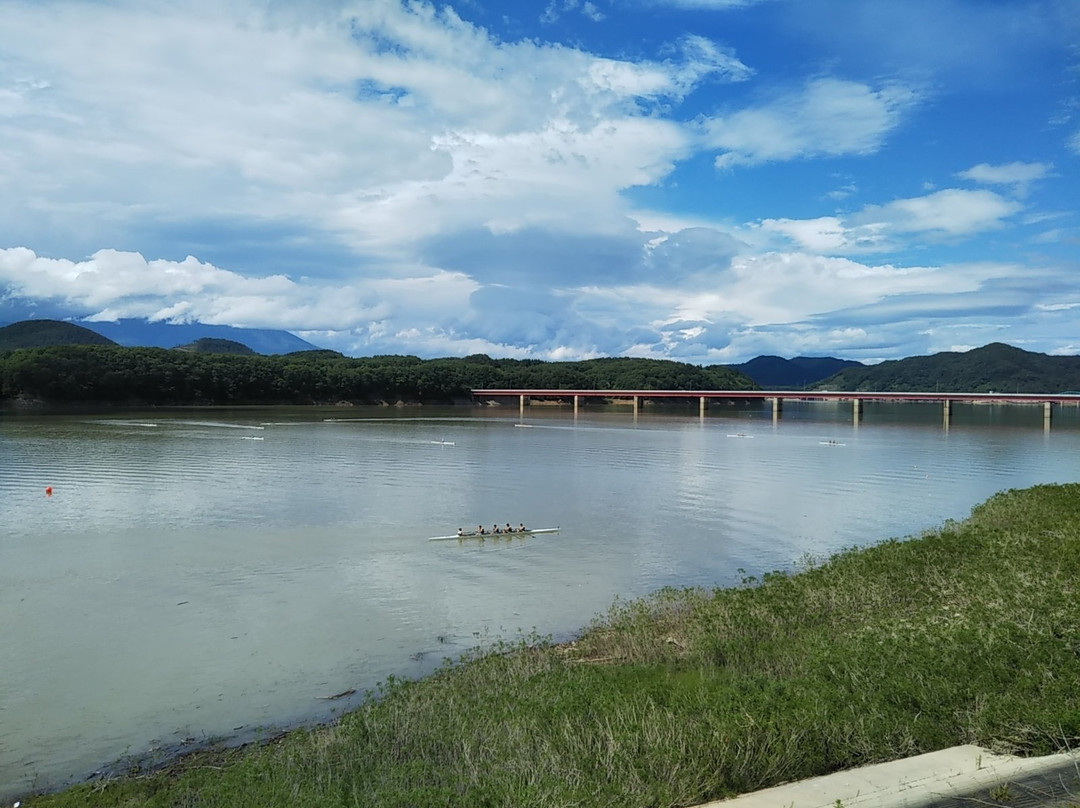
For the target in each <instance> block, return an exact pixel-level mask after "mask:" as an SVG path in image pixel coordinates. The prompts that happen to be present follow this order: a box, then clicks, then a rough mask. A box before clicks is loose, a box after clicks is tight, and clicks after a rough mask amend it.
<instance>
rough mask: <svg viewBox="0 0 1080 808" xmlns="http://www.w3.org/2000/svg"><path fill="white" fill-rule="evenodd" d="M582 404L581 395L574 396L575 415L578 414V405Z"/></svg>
mask: <svg viewBox="0 0 1080 808" xmlns="http://www.w3.org/2000/svg"><path fill="white" fill-rule="evenodd" d="M580 404H581V396H574V415H577V411H578V406H579V405H580Z"/></svg>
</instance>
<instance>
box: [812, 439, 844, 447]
mask: <svg viewBox="0 0 1080 808" xmlns="http://www.w3.org/2000/svg"><path fill="white" fill-rule="evenodd" d="M818 443H820V444H821V445H822V446H846V445H847V444H845V443H840V441H836V440H822V441H818Z"/></svg>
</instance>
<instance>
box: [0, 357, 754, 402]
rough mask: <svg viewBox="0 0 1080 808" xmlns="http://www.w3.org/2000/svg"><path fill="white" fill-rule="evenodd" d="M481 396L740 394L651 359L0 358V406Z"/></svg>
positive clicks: (746, 385) (723, 373)
mask: <svg viewBox="0 0 1080 808" xmlns="http://www.w3.org/2000/svg"><path fill="white" fill-rule="evenodd" d="M483 387H491V388H495V387H502V388H506V387H515V388H523V387H524V388H529V387H531V388H541V387H543V388H563V389H572V388H577V389H629V388H636V389H652V390H672V389H677V390H695V389H696V390H726V389H734V390H747V389H754V388H755V385H754V382H753V381H752V380H751V379H750V378H749V377H747V376H744V375H743V374H741V373H738V372H737V371H734V370H731V369H730V368H728V367H726V366H723V365H712V366H707V367H698V366H696V365H690V364H686V363H682V362H673V361H668V360H659V359H626V358H612V359H590V360H583V361H579V362H542V361H540V360H519V359H492V358H491V357H489V356H486V355H483V354H477V355H474V356H466V357H464V358H447V359H419V358H417V357H415V356H371V357H359V358H350V357H346V356H343V355H341V354H339V353H336V352H334V351H300V352H297V353H291V354H284V355H278V356H262V355H258V354H252V355H238V354H219V353H198V352H189V351H182V350H176V349H166V348H126V347H121V346H109V345H63V346H50V347H40V348H22V349H18V350H13V351H6V352H0V402H7V403H8V404H12V403H17V402H22V403H28V402H44V403H47V404H56V405H72V404H74V405H77V404H82V403H91V404H112V405H152V406H162V405H196V404H203V405H225V404H233V405H241V404H337V403H342V402H348V403H355V404H375V403H383V402H389V403H396V402H398V401H404V402H409V403H453V402H456V401H462V400H470V399H471V394H470V391H471V390H473V389H476V388H483Z"/></svg>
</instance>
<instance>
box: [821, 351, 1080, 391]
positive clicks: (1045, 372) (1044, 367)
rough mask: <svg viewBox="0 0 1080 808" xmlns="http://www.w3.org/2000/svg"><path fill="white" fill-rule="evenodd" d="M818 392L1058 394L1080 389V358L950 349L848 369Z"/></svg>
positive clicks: (1016, 352) (822, 382) (832, 377)
mask: <svg viewBox="0 0 1080 808" xmlns="http://www.w3.org/2000/svg"><path fill="white" fill-rule="evenodd" d="M814 388H815V389H817V390H850V391H852V392H872V391H875V390H881V391H886V390H891V391H895V392H900V393H907V392H918V391H935V390H948V391H950V392H956V393H989V392H991V391H993V392H997V393H1058V392H1065V391H1067V390H1080V357H1078V356H1048V355H1047V354H1042V353H1032V352H1030V351H1025V350H1022V349H1020V348H1014V347H1013V346H1011V345H1005V344H1004V343H1001V342H994V343H991V344H990V345H986V346H984V347H982V348H975V349H974V350H971V351H966V352H964V353H955V352H952V351H949V352H945V353H938V354H933V355H932V356H912V357H909V358H907V359H896V360H892V361H889V362H882V363H881V364H880V365H868V366H863V367H857V368H847V369H845V370H842V371H840V372H839V373H837V374H836V375H835V376H830V377H829V378H827V379H824V380H822V381H821V382H819V383H818V384H816V385H814Z"/></svg>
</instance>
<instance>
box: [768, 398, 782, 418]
mask: <svg viewBox="0 0 1080 808" xmlns="http://www.w3.org/2000/svg"><path fill="white" fill-rule="evenodd" d="M771 400H772V419H773V420H774V421H779V420H780V413H781V412H783V411H784V400H783V399H782V398H780V397H779V396H774V397H773V398H772V399H771Z"/></svg>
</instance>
